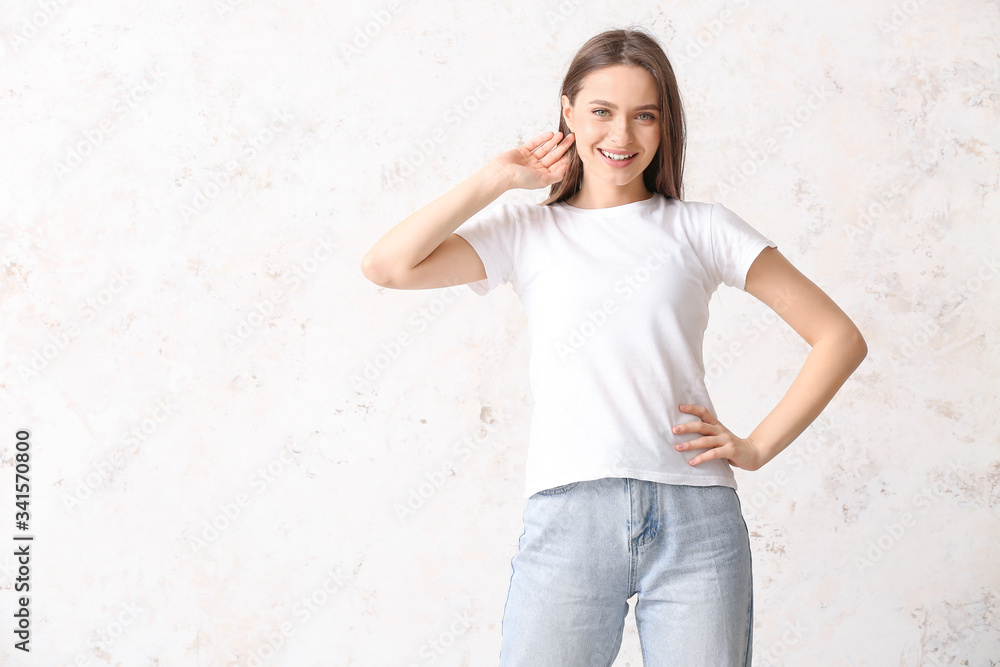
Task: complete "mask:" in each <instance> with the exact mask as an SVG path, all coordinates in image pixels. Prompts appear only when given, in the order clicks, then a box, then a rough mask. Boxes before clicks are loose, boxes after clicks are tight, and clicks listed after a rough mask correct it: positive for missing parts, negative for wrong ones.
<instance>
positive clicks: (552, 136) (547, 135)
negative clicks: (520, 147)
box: [524, 130, 559, 153]
mask: <svg viewBox="0 0 1000 667" xmlns="http://www.w3.org/2000/svg"><path fill="white" fill-rule="evenodd" d="M558 137H559V133H558V132H552V131H551V130H550V131H548V132H542V133H541V134H539V135H538V136H537V137H535V138H534V139H532V140H530V141H528V142H526V143H525V144H524V147H525V148H527V149H528V151H529V152H531V153H534V152H535V151H536V150H538V149H539V148H540V147H541V146H543V145H545V144H547V143H551V142H553V141H558ZM544 152H545V151H544V150H543V151H541V153H544Z"/></svg>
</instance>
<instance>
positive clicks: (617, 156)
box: [597, 148, 636, 161]
mask: <svg viewBox="0 0 1000 667" xmlns="http://www.w3.org/2000/svg"><path fill="white" fill-rule="evenodd" d="M597 150H599V151H601V155H605V156H607V157H609V158H611V159H612V160H619V161H621V160H628V159H629V158H631V157H634V156H635V155H636V154H635V153H632V154H630V155H614V154H612V153H608V152H607V151H605V150H603V149H600V148H598V149H597Z"/></svg>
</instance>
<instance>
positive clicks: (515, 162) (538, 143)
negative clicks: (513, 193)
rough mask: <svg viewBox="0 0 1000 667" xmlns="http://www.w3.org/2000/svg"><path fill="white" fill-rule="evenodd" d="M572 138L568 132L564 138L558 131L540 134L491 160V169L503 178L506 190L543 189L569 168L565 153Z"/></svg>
mask: <svg viewBox="0 0 1000 667" xmlns="http://www.w3.org/2000/svg"><path fill="white" fill-rule="evenodd" d="M575 139H576V136H575V135H574V134H573V133H572V132H571V133H569V134H567V135H566V136H565V137H563V136H562V132H551V131H549V132H543V133H542V134H539V135H538V136H537V137H535V138H534V139H531V140H530V141H527V142H525V143H523V144H521V145H520V146H518V147H517V148H512V149H510V150H509V151H504V152H503V153H501V154H500V155H498V156H497V157H495V158H493V160H492V166H493V167H495V168H496V169H497V170H499V172H500V173H501V174H502V175H503V178H504V182H505V183H506V184H507V187H508V188H509V189H515V188H523V189H525V190H535V189H537V188H544V187H547V186H549V185H552V184H553V183H558V182H559V181H561V180H562V179H563V177H564V176H565V175H566V170H567V169H569V156H568V155H566V152H567V151H568V150H569V147H570V146H571V145H572V144H573V141H574V140H575ZM560 140H561V141H560Z"/></svg>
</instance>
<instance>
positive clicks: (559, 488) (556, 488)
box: [537, 482, 580, 496]
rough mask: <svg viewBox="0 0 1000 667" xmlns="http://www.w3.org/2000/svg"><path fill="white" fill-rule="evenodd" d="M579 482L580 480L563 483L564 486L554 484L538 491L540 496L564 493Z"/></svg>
mask: <svg viewBox="0 0 1000 667" xmlns="http://www.w3.org/2000/svg"><path fill="white" fill-rule="evenodd" d="M579 483H580V482H570V483H569V484H563V485H562V486H553V487H552V488H551V489H544V490H542V491H538V492H537V493H538V495H540V496H558V495H560V494H562V493H566V492H567V491H569V490H570V489H572V488H573V487H574V486H576V485H577V484H579Z"/></svg>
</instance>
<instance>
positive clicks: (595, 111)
mask: <svg viewBox="0 0 1000 667" xmlns="http://www.w3.org/2000/svg"><path fill="white" fill-rule="evenodd" d="M598 111H603V112H605V113H609V112H608V110H607V109H594V113H596V114H597V115H598V117H599V118H607V116H602V115H601V114H599V113H597V112H598Z"/></svg>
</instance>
